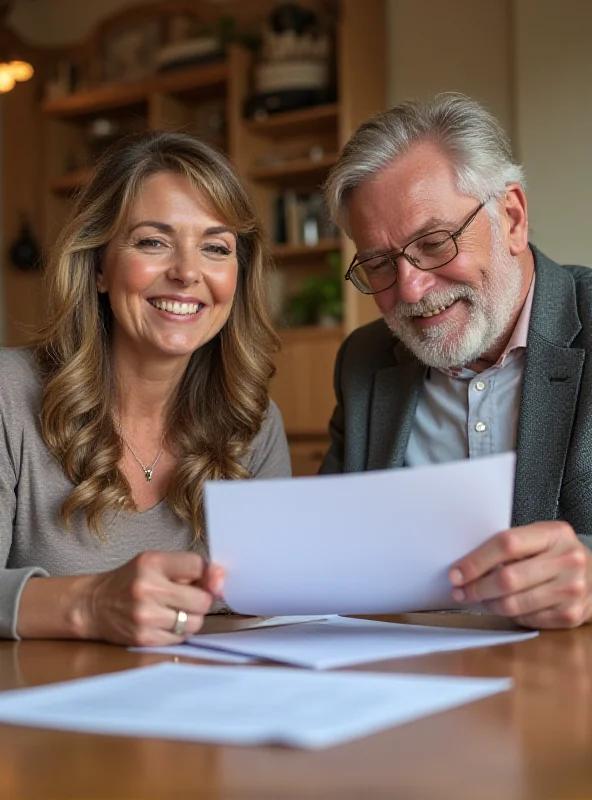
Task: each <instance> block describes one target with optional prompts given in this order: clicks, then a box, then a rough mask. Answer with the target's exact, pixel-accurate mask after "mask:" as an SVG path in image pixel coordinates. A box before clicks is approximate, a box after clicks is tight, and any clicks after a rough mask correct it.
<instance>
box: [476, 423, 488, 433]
mask: <svg viewBox="0 0 592 800" xmlns="http://www.w3.org/2000/svg"><path fill="white" fill-rule="evenodd" d="M475 430H476V431H477V433H483V432H484V431H486V430H487V425H486V424H485V423H484V422H478V423H477V424H476V425H475Z"/></svg>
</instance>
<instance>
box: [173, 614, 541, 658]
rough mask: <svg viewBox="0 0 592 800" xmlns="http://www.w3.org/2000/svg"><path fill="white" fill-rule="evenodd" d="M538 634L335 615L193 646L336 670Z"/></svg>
mask: <svg viewBox="0 0 592 800" xmlns="http://www.w3.org/2000/svg"><path fill="white" fill-rule="evenodd" d="M535 636H538V633H537V631H528V632H518V631H482V630H469V629H464V628H445V627H428V626H427V625H404V624H398V623H393V622H377V621H374V620H368V619H346V618H344V617H329V618H327V619H325V620H321V621H319V622H305V623H300V624H295V625H286V626H283V627H277V628H264V629H259V630H245V631H232V632H231V633H209V634H203V635H199V634H198V635H197V636H192V637H191V638H190V639H189V640H188V644H187V645H186V651H187V652H185V653H183V655H189V656H190V655H191V647H192V646H198V648H199V649H198V651H197V652H196V653H195V656H196V657H197V658H200V657H201V656H200V652H201V648H202V647H205V648H208V650H209V651H210V652H211V653H212V654H213V652H214V650H216V649H218V650H220V651H222V655H226V653H228V652H230V653H234V654H240V655H243V656H250V657H252V658H257V659H260V660H266V661H276V662H280V663H282V664H290V665H292V666H298V667H308V668H309V669H335V668H337V667H348V666H351V665H352V664H363V663H367V662H370V661H381V660H384V659H388V658H408V657H410V656H421V655H426V654H428V653H437V652H442V651H448V650H466V649H469V648H472V647H490V646H492V645H499V644H513V643H516V642H520V641H524V640H525V639H532V638H534V637H535Z"/></svg>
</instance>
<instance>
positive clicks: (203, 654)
mask: <svg viewBox="0 0 592 800" xmlns="http://www.w3.org/2000/svg"><path fill="white" fill-rule="evenodd" d="M334 618H336V615H334V614H333V615H330V616H328V615H326V614H325V615H322V614H315V615H311V616H297V617H252V618H251V619H234V618H233V617H224V620H225V621H226V620H227V621H228V626H229V628H231V629H232V630H250V629H252V628H269V627H271V626H280V625H295V624H297V623H298V624H302V623H304V622H316V621H318V620H324V619H334ZM193 639H194V637H193V636H190V637H189V638H188V639H187V640H186V641H185V642H184V643H183V644H176V645H166V646H162V647H128V650H131V651H132V652H133V653H154V654H157V655H163V656H183V657H184V658H198V659H201V660H202V661H219V662H224V663H227V664H250V663H251V662H252V661H257V660H258V659H256V658H251V657H250V656H244V655H238V654H237V653H231V652H226V651H222V650H211V649H209V648H207V647H206V646H205V645H202V644H199V643H198V642H194V641H193Z"/></svg>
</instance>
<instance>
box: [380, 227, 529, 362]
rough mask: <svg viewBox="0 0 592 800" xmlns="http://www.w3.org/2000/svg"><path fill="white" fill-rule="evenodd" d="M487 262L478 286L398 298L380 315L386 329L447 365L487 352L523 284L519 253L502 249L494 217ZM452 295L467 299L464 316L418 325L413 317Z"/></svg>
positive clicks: (424, 356) (446, 301)
mask: <svg viewBox="0 0 592 800" xmlns="http://www.w3.org/2000/svg"><path fill="white" fill-rule="evenodd" d="M491 231H492V243H491V250H492V252H491V265H490V269H489V271H488V272H487V275H486V277H485V279H484V283H483V288H482V289H481V290H479V291H477V290H476V289H474V288H473V287H472V286H469V285H467V284H466V283H457V284H454V285H453V286H451V287H450V288H448V289H444V290H441V291H435V292H430V293H429V294H428V295H426V296H425V297H423V298H422V299H421V300H420V301H419V302H418V303H397V305H396V306H395V307H394V308H393V309H392V310H391V311H389V312H388V313H387V314H385V315H384V318H385V321H386V323H387V325H388V326H389V328H390V329H391V331H392V332H393V333H394V334H395V336H397V337H398V338H399V339H400V340H401V341H402V342H403V344H404V345H405V346H406V347H407V348H408V349H409V350H410V351H411V352H412V353H413V354H414V355H415V356H417V358H419V360H420V361H422V362H423V363H424V364H426V365H427V366H430V367H435V368H436V369H447V368H449V367H458V366H462V365H463V364H470V363H471V362H473V361H476V360H477V359H478V358H479V356H481V355H483V353H486V352H487V351H488V350H489V349H490V348H491V347H492V346H493V345H494V344H495V343H496V342H497V341H498V340H499V339H501V337H502V336H503V335H504V334H505V333H506V329H507V327H508V325H509V323H510V320H511V318H512V314H513V313H514V311H515V309H516V305H517V304H518V300H519V297H520V292H521V289H522V269H521V267H520V262H519V261H518V259H517V258H516V257H514V256H512V255H510V254H509V253H508V252H507V251H506V250H505V249H504V245H503V242H502V239H501V234H500V231H499V227H498V222H497V220H493V221H492V225H491ZM454 300H459V301H460V302H464V303H466V305H467V306H468V310H469V316H468V321H467V322H466V323H465V324H464V326H463V324H462V323H461V322H459V321H458V320H457V319H452V320H443V321H442V322H440V323H439V324H438V323H437V324H436V325H431V326H429V327H427V328H423V329H420V328H417V327H416V326H415V324H414V323H413V320H412V317H414V316H419V315H421V314H423V313H425V312H426V311H430V310H431V309H434V308H441V307H442V306H445V307H446V306H449V305H450V304H451V302H453V301H454Z"/></svg>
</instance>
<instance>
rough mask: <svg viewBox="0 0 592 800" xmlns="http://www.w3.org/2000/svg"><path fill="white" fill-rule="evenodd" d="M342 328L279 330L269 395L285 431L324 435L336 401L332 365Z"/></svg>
mask: <svg viewBox="0 0 592 800" xmlns="http://www.w3.org/2000/svg"><path fill="white" fill-rule="evenodd" d="M341 339H342V332H341V328H334V329H333V328H328V329H322V328H317V329H314V328H311V329H306V328H301V329H298V330H294V331H282V341H283V347H282V350H281V352H280V353H279V354H278V356H277V358H276V366H277V374H276V376H275V377H274V379H273V381H272V384H271V396H272V397H273V399H274V400H275V401H276V403H277V404H278V406H279V408H280V411H281V412H282V415H283V417H284V425H285V427H286V431H287V433H288V435H308V436H313V435H326V434H327V429H328V425H329V419H330V417H331V414H332V412H333V407H334V405H335V395H334V393H333V368H334V364H335V356H336V355H337V350H338V348H339V345H340V343H341Z"/></svg>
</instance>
